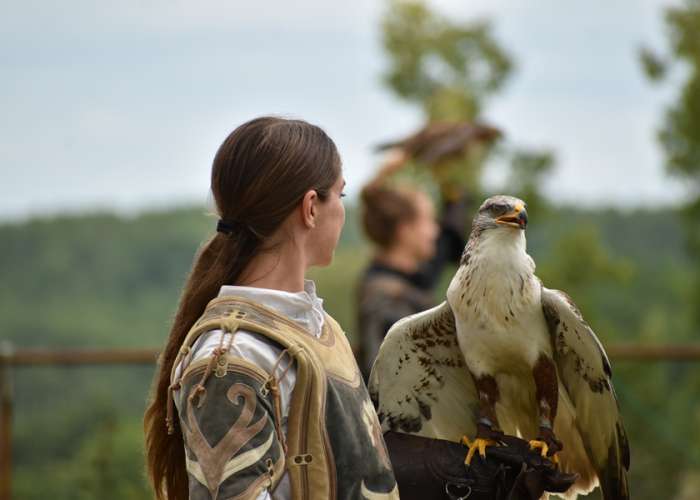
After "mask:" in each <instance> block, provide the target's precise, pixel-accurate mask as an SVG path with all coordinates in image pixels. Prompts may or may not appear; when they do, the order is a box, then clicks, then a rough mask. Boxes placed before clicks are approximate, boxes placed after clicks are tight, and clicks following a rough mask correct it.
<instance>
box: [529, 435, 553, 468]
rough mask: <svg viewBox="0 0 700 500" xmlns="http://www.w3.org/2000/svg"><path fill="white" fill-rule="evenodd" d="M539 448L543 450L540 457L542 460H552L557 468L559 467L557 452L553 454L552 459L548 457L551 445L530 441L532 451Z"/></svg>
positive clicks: (535, 440) (536, 440) (534, 440)
mask: <svg viewBox="0 0 700 500" xmlns="http://www.w3.org/2000/svg"><path fill="white" fill-rule="evenodd" d="M538 448H541V451H540V455H541V456H542V458H546V459H549V460H551V461H552V463H553V464H554V465H556V466H558V465H559V457H558V456H557V454H556V452H555V453H553V454H552V456H551V457H550V456H548V455H547V454H548V453H549V445H548V444H547V443H546V442H545V441H540V440H538V439H532V440H530V449H531V450H536V449H538Z"/></svg>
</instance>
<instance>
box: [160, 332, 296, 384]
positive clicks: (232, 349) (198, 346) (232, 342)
mask: <svg viewBox="0 0 700 500" xmlns="http://www.w3.org/2000/svg"><path fill="white" fill-rule="evenodd" d="M219 348H223V349H225V354H226V355H228V356H232V357H234V358H241V359H243V360H245V361H246V362H248V363H252V364H253V365H255V366H256V367H257V368H259V369H260V370H262V371H263V372H265V373H266V374H267V375H268V376H272V375H274V373H275V371H277V370H279V369H280V368H282V369H285V368H286V366H281V365H282V364H284V363H285V361H286V360H281V355H282V351H283V347H282V346H281V345H279V344H277V343H276V342H274V341H273V340H271V339H268V338H266V337H265V336H264V335H262V334H259V333H255V332H251V331H248V330H244V329H241V330H238V331H236V332H235V333H234V334H232V333H230V332H224V331H222V330H221V329H218V328H217V329H213V330H209V331H207V332H204V333H203V334H202V335H201V336H200V337H199V338H198V339H197V340H196V341H195V342H194V343H193V344H192V348H191V349H190V353H189V354H188V356H186V357H185V358H184V359H183V360H182V361H181V362H180V363H179V364H178V366H177V367H176V368H175V371H174V377H173V378H174V379H175V380H177V379H179V378H180V377H181V376H183V375H185V373H182V368H183V366H184V370H185V372H189V371H190V368H191V367H197V366H199V365H201V364H202V363H203V361H204V360H207V359H210V358H212V357H213V356H214V355H215V350H216V349H219Z"/></svg>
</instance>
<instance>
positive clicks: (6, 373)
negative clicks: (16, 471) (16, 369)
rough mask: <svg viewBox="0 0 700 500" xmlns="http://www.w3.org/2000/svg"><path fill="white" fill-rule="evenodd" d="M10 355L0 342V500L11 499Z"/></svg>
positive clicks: (7, 344)
mask: <svg viewBox="0 0 700 500" xmlns="http://www.w3.org/2000/svg"><path fill="white" fill-rule="evenodd" d="M12 353H13V349H12V344H10V343H9V342H6V341H3V342H0V500H10V498H11V497H12Z"/></svg>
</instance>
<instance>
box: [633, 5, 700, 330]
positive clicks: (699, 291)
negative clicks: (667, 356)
mask: <svg viewBox="0 0 700 500" xmlns="http://www.w3.org/2000/svg"><path fill="white" fill-rule="evenodd" d="M665 21H666V28H667V30H668V39H669V40H668V43H669V47H668V54H667V55H666V56H659V55H657V54H656V53H655V52H653V51H652V50H651V49H643V50H642V51H641V54H640V60H641V64H642V67H643V69H644V71H645V73H646V75H647V77H648V78H649V79H650V80H651V81H652V82H659V81H662V80H663V79H664V78H667V79H668V80H670V81H671V83H672V85H677V84H678V81H679V80H680V82H681V83H680V84H679V86H680V88H679V91H678V94H677V96H676V100H675V102H673V103H672V104H671V105H670V106H669V107H668V109H667V110H666V114H665V116H664V119H663V123H662V125H661V128H660V130H659V141H660V143H661V145H662V146H663V148H664V151H665V153H666V167H667V169H668V171H669V172H671V173H673V174H676V175H678V176H680V177H681V178H683V179H685V180H686V181H687V182H688V188H689V194H690V199H689V201H688V203H687V205H686V208H685V210H684V214H685V227H686V234H687V244H688V247H689V249H690V253H691V255H693V256H694V271H693V272H694V275H695V286H694V289H693V291H692V292H691V293H692V296H693V301H694V303H695V310H696V314H695V324H696V326H698V327H700V223H699V222H698V215H699V214H700V36H698V33H700V0H685V1H683V2H682V5H680V6H675V7H669V8H667V9H666V10H665ZM674 66H680V67H681V69H682V71H681V73H682V76H681V77H680V78H679V80H676V79H675V78H674V79H670V78H668V77H669V76H670V74H671V72H670V69H672V68H673V67H674Z"/></svg>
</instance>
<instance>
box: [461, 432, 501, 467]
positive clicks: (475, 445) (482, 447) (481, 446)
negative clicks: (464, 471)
mask: <svg viewBox="0 0 700 500" xmlns="http://www.w3.org/2000/svg"><path fill="white" fill-rule="evenodd" d="M461 443H462V444H463V445H465V446H468V447H469V452H467V456H466V458H465V459H464V465H466V466H469V465H471V461H472V459H473V458H474V454H475V453H476V450H479V456H481V458H486V447H487V446H496V445H498V443H497V442H496V441H494V440H493V439H484V438H480V437H477V438H476V439H475V440H474V441H470V440H469V438H468V437H467V436H462V439H461Z"/></svg>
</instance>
